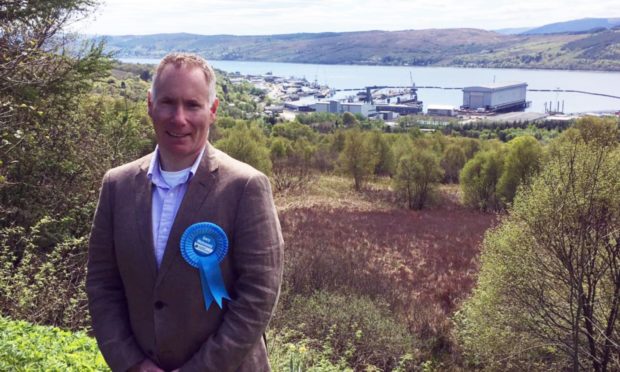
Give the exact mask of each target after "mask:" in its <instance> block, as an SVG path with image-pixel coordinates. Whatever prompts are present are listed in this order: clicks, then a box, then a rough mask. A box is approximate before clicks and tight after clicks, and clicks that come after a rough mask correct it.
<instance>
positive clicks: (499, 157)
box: [459, 149, 504, 210]
mask: <svg viewBox="0 0 620 372" xmlns="http://www.w3.org/2000/svg"><path fill="white" fill-rule="evenodd" d="M503 167H504V151H503V150H501V149H499V150H487V151H481V152H478V153H477V154H476V155H475V156H474V157H473V158H472V159H471V160H469V161H468V162H467V163H465V166H464V167H463V169H462V170H461V174H460V177H459V178H460V182H461V190H462V191H463V203H464V204H465V205H467V206H470V207H474V208H479V209H481V210H498V209H501V208H502V204H501V201H500V200H499V198H498V196H497V193H496V187H497V183H498V181H499V177H500V176H501V174H502V172H503Z"/></svg>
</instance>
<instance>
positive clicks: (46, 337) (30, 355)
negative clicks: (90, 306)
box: [0, 317, 109, 372]
mask: <svg viewBox="0 0 620 372" xmlns="http://www.w3.org/2000/svg"><path fill="white" fill-rule="evenodd" d="M0 370H2V371H76V372H81V371H109V368H108V367H107V365H106V363H105V361H104V359H103V356H101V353H100V352H99V349H98V348H97V343H96V342H95V340H94V339H92V338H90V337H88V336H87V335H86V334H84V333H83V332H77V333H71V332H68V331H63V330H61V329H59V328H56V327H44V326H37V325H32V324H29V323H27V322H24V321H12V320H9V319H7V318H4V317H0Z"/></svg>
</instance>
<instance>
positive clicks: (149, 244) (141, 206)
mask: <svg viewBox="0 0 620 372" xmlns="http://www.w3.org/2000/svg"><path fill="white" fill-rule="evenodd" d="M152 156H153V155H151V156H149V157H147V158H146V159H145V161H144V162H143V163H142V164H141V165H140V170H139V172H138V174H137V175H136V178H135V187H134V190H136V196H135V201H136V208H135V209H134V213H135V215H136V225H137V226H138V235H139V239H140V243H141V244H140V245H139V247H140V249H141V250H142V254H143V256H144V267H146V271H147V275H149V278H150V280H151V282H155V278H156V275H157V264H156V261H155V252H154V248H153V247H154V244H153V231H152V230H153V226H152V222H151V214H152V191H151V190H152V186H151V181H150V180H149V179H148V177H147V172H148V167H149V164H150V159H151V157H152Z"/></svg>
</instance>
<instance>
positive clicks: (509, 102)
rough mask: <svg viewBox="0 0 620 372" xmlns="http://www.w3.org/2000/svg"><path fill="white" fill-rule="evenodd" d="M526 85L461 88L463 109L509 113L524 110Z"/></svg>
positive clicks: (497, 84)
mask: <svg viewBox="0 0 620 372" xmlns="http://www.w3.org/2000/svg"><path fill="white" fill-rule="evenodd" d="M526 91H527V84H526V83H519V82H509V83H493V84H487V85H479V86H472V87H465V88H463V108H465V109H473V110H475V109H485V110H489V111H510V110H518V109H522V108H525V107H526V106H527V101H526V100H525V93H526Z"/></svg>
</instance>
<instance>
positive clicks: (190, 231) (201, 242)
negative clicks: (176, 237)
mask: <svg viewBox="0 0 620 372" xmlns="http://www.w3.org/2000/svg"><path fill="white" fill-rule="evenodd" d="M227 252H228V238H226V233H225V232H224V230H222V228H221V227H219V226H218V225H216V224H214V223H211V222H199V223H196V224H193V225H191V226H190V227H188V228H187V230H185V232H184V233H183V236H181V255H182V256H183V258H184V259H185V261H187V263H188V264H190V265H192V266H193V267H195V268H197V269H198V270H199V271H200V282H201V284H202V296H203V297H204V300H205V308H206V309H207V310H208V309H209V306H211V303H212V302H213V300H215V302H216V303H217V304H218V306H219V307H220V308H221V307H222V301H223V299H227V300H230V296H229V295H228V292H227V291H226V286H225V285H224V279H223V278H222V272H221V271H220V262H222V260H223V259H224V257H225V256H226V253H227Z"/></svg>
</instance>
